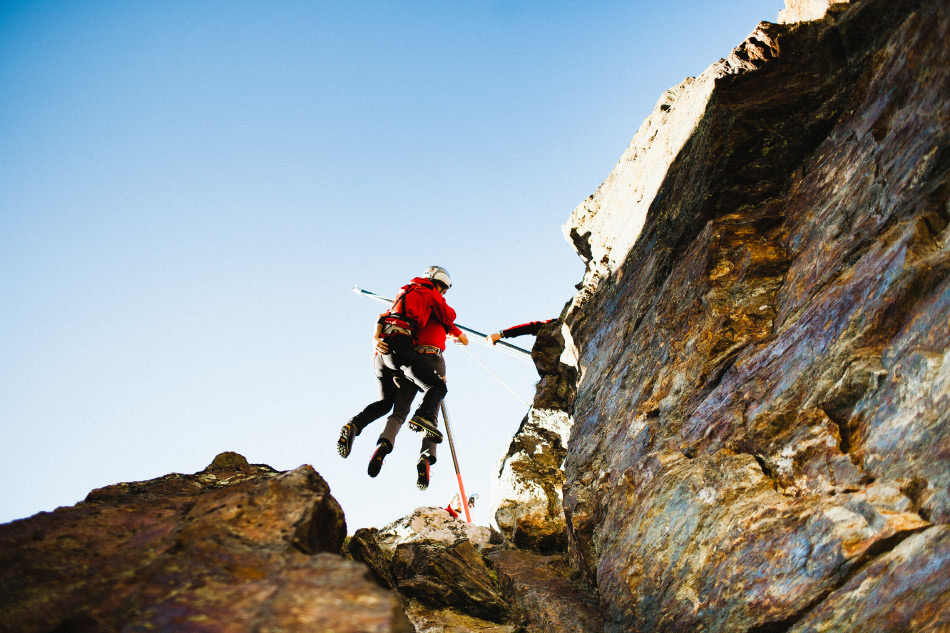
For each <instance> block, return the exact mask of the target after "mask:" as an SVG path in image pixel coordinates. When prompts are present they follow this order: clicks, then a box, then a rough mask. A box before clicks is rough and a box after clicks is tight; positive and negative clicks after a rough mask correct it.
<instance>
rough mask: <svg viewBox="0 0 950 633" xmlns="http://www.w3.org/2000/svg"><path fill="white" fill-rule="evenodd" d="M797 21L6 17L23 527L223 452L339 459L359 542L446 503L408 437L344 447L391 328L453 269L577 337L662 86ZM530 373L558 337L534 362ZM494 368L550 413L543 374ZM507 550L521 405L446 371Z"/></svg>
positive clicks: (61, 12)
mask: <svg viewBox="0 0 950 633" xmlns="http://www.w3.org/2000/svg"><path fill="white" fill-rule="evenodd" d="M782 5H783V3H782V1H781V0H751V1H750V0H743V1H739V0H720V1H717V2H699V1H690V0H686V1H681V2H676V3H655V2H639V1H629V0H628V1H625V2H613V1H604V2H510V1H509V2H457V3H447V2H353V1H350V2H280V1H277V2H270V3H263V2H254V3H250V2H213V1H207V2H200V1H199V2H194V1H189V2H147V1H143V2H134V3H129V2H106V1H100V2H56V1H49V2H10V1H7V2H2V3H0V429H2V434H3V438H4V439H3V441H2V442H0V521H9V520H13V519H16V518H21V517H25V516H28V515H31V514H33V513H35V512H38V511H43V510H52V509H54V508H56V507H57V506H60V505H72V504H74V503H76V502H78V501H80V500H82V499H83V498H84V497H85V495H86V494H87V493H88V492H89V491H90V490H92V489H93V488H96V487H100V486H105V485H109V484H113V483H117V482H120V481H137V480H144V479H149V478H152V477H158V476H162V475H165V474H167V473H170V472H182V473H192V472H196V471H199V470H201V469H203V468H204V467H205V466H207V464H209V463H210V462H211V460H212V459H213V458H214V456H215V455H216V454H217V453H219V452H221V451H225V450H233V451H237V452H240V453H242V454H243V455H245V456H246V457H247V458H248V459H249V460H250V461H251V462H253V463H266V464H269V465H271V466H273V467H275V468H279V469H282V470H284V469H290V468H295V467H297V466H299V465H301V464H312V465H313V466H314V467H315V468H316V469H317V471H318V472H320V474H321V475H323V477H324V478H325V479H326V480H327V481H328V482H329V484H330V487H331V490H332V492H333V494H334V496H336V497H337V499H338V500H339V501H340V502H341V504H342V505H343V508H344V510H345V511H346V514H347V522H348V524H349V529H350V532H352V531H354V530H355V529H356V528H359V527H368V526H370V525H375V526H377V527H382V525H384V524H385V523H388V522H389V521H392V520H394V519H397V518H399V517H401V516H404V515H406V514H408V513H409V512H411V511H412V510H413V509H414V508H415V507H417V506H422V505H441V506H444V505H445V504H447V503H448V501H449V499H450V498H451V496H452V494H453V493H454V491H455V490H456V482H455V477H454V471H453V469H452V465H451V459H450V458H449V454H448V451H447V450H445V451H443V454H442V459H440V462H439V464H437V465H436V466H435V467H434V468H433V485H432V486H431V487H430V489H429V490H428V491H426V492H424V493H423V492H419V491H417V490H416V489H415V485H414V482H415V470H414V467H413V464H414V462H415V458H416V453H417V450H418V436H416V435H415V434H412V433H410V432H408V431H405V432H404V434H403V435H401V436H400V438H399V441H398V442H397V445H396V450H395V451H394V453H393V455H392V456H390V458H389V459H388V460H387V462H386V465H385V466H384V467H383V471H382V473H381V474H380V476H379V477H378V478H377V479H370V478H369V477H368V476H367V475H366V462H367V460H368V459H369V456H370V454H371V452H372V449H373V445H374V444H375V437H376V434H377V433H378V431H380V430H381V426H382V422H379V423H377V425H376V426H371V427H369V428H368V429H367V431H366V432H365V433H364V435H362V436H361V437H359V438H358V439H357V443H356V445H355V448H354V451H353V454H352V455H351V457H350V458H349V459H348V460H345V461H344V460H342V459H340V458H339V456H337V455H336V452H335V447H334V443H335V439H336V435H337V432H338V430H339V427H340V426H341V425H342V424H343V423H344V422H345V421H346V420H347V419H348V418H349V417H350V416H352V415H353V414H354V413H356V412H357V411H358V410H359V409H360V408H362V406H363V405H365V404H366V403H367V402H369V400H370V399H371V398H372V397H373V394H374V385H373V378H372V370H371V341H370V336H371V332H372V329H373V325H374V321H375V315H376V314H377V313H378V312H379V311H380V308H381V307H382V306H381V305H380V304H377V303H374V302H371V301H369V300H366V299H363V298H360V297H357V296H356V295H355V294H353V293H352V292H350V289H351V288H352V287H353V285H354V284H359V285H361V286H362V287H364V288H368V289H370V290H373V291H376V292H379V293H381V294H384V295H392V294H394V293H395V292H396V290H397V289H398V287H399V286H401V285H402V284H404V283H405V282H406V281H408V279H409V278H411V277H413V276H416V275H418V274H419V273H420V272H421V271H422V270H424V269H425V268H426V267H427V266H429V265H430V264H439V265H442V266H444V267H446V268H447V269H448V270H449V271H450V272H451V273H452V276H453V280H454V282H455V285H454V287H453V288H452V290H451V291H450V293H449V294H448V295H447V299H448V300H449V303H450V304H451V305H452V306H453V307H455V308H456V310H457V311H458V314H459V322H460V323H462V324H464V325H467V326H469V327H472V328H475V329H480V330H483V331H494V330H497V329H500V328H502V327H506V326H508V325H513V324H516V323H520V322H523V321H526V320H532V319H539V318H550V317H553V316H556V315H557V314H558V313H559V312H560V310H561V308H562V307H563V305H564V304H565V303H566V302H567V301H568V300H569V299H570V298H571V296H572V293H573V290H574V289H573V286H574V284H576V283H577V282H578V281H579V280H580V278H581V273H582V270H583V267H582V265H581V262H580V260H579V259H578V258H577V256H576V255H575V254H574V252H573V250H572V249H571V247H570V246H569V245H568V244H567V243H566V242H565V241H564V239H563V237H562V235H561V225H562V224H563V223H564V222H565V221H566V220H567V218H568V216H569V215H570V212H571V211H572V209H573V208H574V207H575V206H576V205H577V204H578V203H580V202H581V201H582V200H583V199H584V198H586V197H587V196H588V195H590V194H591V193H593V191H594V190H595V189H596V188H597V186H598V185H599V184H600V183H601V182H602V181H603V180H604V179H605V178H606V176H607V175H608V173H609V172H610V170H611V168H612V167H613V165H614V164H615V163H616V161H617V160H618V159H619V157H620V155H621V153H622V152H623V150H624V149H625V148H626V146H627V144H628V143H629V141H630V139H631V138H632V136H633V134H634V132H636V130H637V128H638V127H639V125H640V123H641V122H642V121H643V119H644V118H645V117H646V116H647V115H648V114H649V113H650V111H651V110H652V108H653V106H654V104H655V102H656V101H657V99H658V98H659V97H660V95H661V94H662V92H663V91H664V90H665V89H667V88H669V87H671V86H673V85H675V84H677V83H679V82H680V81H682V80H683V79H684V78H685V77H687V76H693V75H697V74H699V73H700V72H702V71H703V70H704V69H705V68H706V67H707V66H708V65H709V64H710V63H712V62H714V61H716V60H717V59H719V58H720V57H724V56H726V55H728V53H729V52H730V50H731V49H732V48H733V47H734V46H736V45H737V44H739V43H740V42H741V41H742V39H744V37H745V36H746V35H747V34H748V33H749V32H750V31H751V30H752V29H753V28H754V27H755V25H756V23H757V22H758V21H760V20H773V21H774V20H775V19H776V16H777V14H778V11H779V10H780V9H781V8H782ZM515 342H517V343H520V344H522V345H523V346H525V347H530V345H531V343H532V342H533V339H531V338H524V339H516V341H515ZM469 351H470V352H471V353H472V354H475V355H476V356H477V357H478V359H479V360H481V361H482V362H484V363H485V364H486V365H488V366H489V367H490V368H491V369H492V371H494V372H495V373H497V374H498V376H499V377H500V378H501V379H502V380H504V381H505V382H506V383H507V384H508V385H509V386H511V387H512V388H513V389H514V390H515V391H517V392H519V393H520V394H521V395H522V397H523V398H524V399H526V400H530V399H531V397H532V395H533V388H534V383H535V381H536V380H537V375H536V373H535V371H534V368H533V367H532V366H530V365H527V364H523V363H520V362H519V361H517V360H515V359H512V358H509V357H507V356H504V355H502V354H499V353H498V352H496V351H495V350H492V349H489V348H486V347H481V346H477V345H474V344H473V345H471V346H470V348H469ZM446 362H447V365H448V384H449V390H450V391H449V396H448V400H447V403H448V406H449V411H450V415H451V417H452V422H453V426H454V430H455V437H456V442H457V444H458V449H459V458H460V462H461V467H462V473H463V475H464V477H465V482H466V488H467V489H468V491H469V492H470V493H479V494H480V502H479V505H478V506H476V511H475V515H474V518H475V520H476V522H478V523H480V524H482V525H487V524H488V522H489V520H490V517H489V515H488V496H489V486H490V481H491V478H492V475H493V470H494V467H495V463H496V462H497V460H498V459H499V458H500V457H501V456H502V455H503V454H504V452H505V450H506V448H507V445H508V442H509V440H510V438H511V435H512V434H513V433H514V432H515V431H516V430H517V428H518V424H519V422H520V420H521V418H522V416H523V415H524V412H525V406H524V404H523V403H522V402H520V401H519V400H518V399H516V398H515V397H514V396H513V395H512V394H511V393H510V392H509V391H507V390H506V389H505V388H504V387H503V386H502V385H501V384H500V383H499V382H498V381H497V380H496V378H494V377H492V376H491V375H489V374H488V373H487V372H486V371H485V370H484V369H483V368H482V367H481V366H479V365H478V364H477V363H476V362H475V361H474V360H473V359H472V358H471V357H470V356H469V355H468V354H466V353H464V352H463V351H462V350H460V349H452V348H450V349H449V350H448V351H447V353H446Z"/></svg>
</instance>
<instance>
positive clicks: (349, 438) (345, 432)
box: [336, 422, 356, 459]
mask: <svg viewBox="0 0 950 633" xmlns="http://www.w3.org/2000/svg"><path fill="white" fill-rule="evenodd" d="M354 437H356V427H354V426H353V425H352V424H350V423H349V422H347V423H346V424H344V425H343V428H342V429H340V439H338V440H337V441H336V452H337V453H339V454H340V457H342V458H343V459H346V458H347V457H349V456H350V451H351V450H352V449H353V438H354Z"/></svg>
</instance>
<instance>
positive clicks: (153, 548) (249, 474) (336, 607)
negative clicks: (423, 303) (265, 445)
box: [0, 453, 412, 633]
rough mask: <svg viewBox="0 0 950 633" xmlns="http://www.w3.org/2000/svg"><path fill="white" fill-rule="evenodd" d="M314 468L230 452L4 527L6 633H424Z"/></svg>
mask: <svg viewBox="0 0 950 633" xmlns="http://www.w3.org/2000/svg"><path fill="white" fill-rule="evenodd" d="M345 535H346V524H345V522H344V518H343V512H342V510H341V509H340V506H339V505H338V504H337V502H336V500H335V499H333V497H332V496H331V495H330V490H329V487H328V486H327V484H326V482H324V481H323V479H322V478H321V477H320V476H319V475H318V474H317V473H316V472H315V471H314V470H313V468H311V467H309V466H302V467H300V468H298V469H296V470H293V471H288V472H276V471H274V470H273V469H271V468H269V467H266V466H253V465H249V464H248V463H247V461H246V460H244V459H243V458H242V457H241V456H239V455H236V454H234V453H231V454H223V455H220V456H218V458H216V459H215V461H214V463H213V464H212V465H211V466H209V467H208V468H207V469H206V470H204V471H202V472H200V473H197V474H194V475H179V474H172V475H168V476H165V477H162V478H159V479H155V480H151V481H144V482H136V483H127V484H117V485H114V486H109V487H107V488H102V489H99V490H94V491H93V492H91V493H90V494H89V496H88V497H87V499H86V500H85V501H84V502H83V503H80V504H78V505H76V506H73V507H70V508H60V509H58V510H56V511H54V512H44V513H40V514H38V515H36V516H33V517H31V518H28V519H23V520H20V521H14V522H12V523H8V524H5V525H0V610H2V612H3V617H2V618H0V631H10V632H11V633H13V632H16V633H29V632H33V631H35V632H38V633H39V632H43V633H46V632H49V631H59V632H83V633H98V632H108V631H156V632H162V631H164V632H168V633H172V632H174V633H181V632H186V631H196V632H197V631H201V632H202V633H211V632H219V631H220V632H225V631H228V632H230V631H233V632H235V633H238V632H241V633H243V632H245V631H313V630H321V631H329V630H333V631H338V632H345V631H354V632H355V631H400V632H407V631H411V630H412V627H411V626H410V624H409V622H408V620H407V619H406V617H405V614H404V613H403V612H402V609H401V608H400V604H399V601H398V600H397V599H396V597H395V596H394V595H392V594H391V593H390V592H389V591H387V590H386V589H384V588H382V587H380V586H379V585H378V584H376V583H375V582H374V581H373V580H371V579H370V578H369V576H368V574H367V570H366V568H365V567H364V566H363V565H361V564H358V563H354V562H352V561H348V560H345V559H344V558H342V557H341V556H339V551H340V546H341V544H342V543H343V539H344V536H345Z"/></svg>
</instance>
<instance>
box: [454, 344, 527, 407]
mask: <svg viewBox="0 0 950 633" xmlns="http://www.w3.org/2000/svg"><path fill="white" fill-rule="evenodd" d="M460 347H461V348H462V349H463V350H465V353H466V354H468V355H469V356H471V357H472V358H473V359H475V362H476V363H478V364H479V365H481V366H482V368H484V370H485V371H487V372H488V373H489V374H491V375H492V376H494V377H495V380H497V381H498V382H500V383H501V384H502V385H504V387H505V389H507V390H508V391H510V392H511V393H512V394H514V396H515V398H517V399H518V400H521V402H523V403H525V405H527V406H529V407H530V406H531V403H530V402H528V401H527V400H525V399H524V398H522V397H521V396H519V395H518V392H517V391H515V390H514V389H512V388H511V387H509V386H508V383H506V382H505V381H504V380H502V379H501V378H499V377H498V374H496V373H495V372H493V371H492V370H490V369H489V368H488V366H487V365H485V363H483V362H482V361H480V360H478V357H477V356H475V354H473V353H471V352H470V351H468V347H467V346H465V345H461V346H460Z"/></svg>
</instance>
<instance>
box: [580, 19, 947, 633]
mask: <svg viewBox="0 0 950 633" xmlns="http://www.w3.org/2000/svg"><path fill="white" fill-rule="evenodd" d="M806 4H808V3H797V2H789V3H788V7H787V9H786V14H785V16H786V18H787V19H786V21H787V22H790V23H789V24H784V25H771V24H765V23H763V24H761V25H759V27H758V28H757V29H756V31H755V32H754V33H753V34H752V36H750V38H749V39H748V40H747V41H746V42H745V43H743V44H742V45H741V46H740V47H739V48H737V49H736V51H734V52H733V54H732V55H731V56H730V57H729V58H728V59H726V60H723V61H721V62H718V63H716V64H714V65H713V66H712V67H711V68H710V69H709V70H707V71H706V73H704V74H703V75H702V76H700V77H699V78H696V79H695V80H688V81H687V82H684V84H682V85H681V86H679V87H677V88H676V89H674V90H673V91H671V92H670V93H668V94H667V95H665V96H664V97H663V99H661V101H660V104H659V105H658V107H657V110H656V111H655V112H654V114H653V116H651V118H650V119H648V121H647V122H646V123H644V126H643V128H641V130H640V131H639V132H638V133H637V136H636V137H635V138H634V140H633V143H632V144H631V147H630V149H628V151H627V153H626V154H625V155H624V157H623V158H622V159H621V162H620V163H619V164H618V166H617V168H616V169H615V170H614V172H613V173H612V174H611V176H610V178H608V180H607V182H605V183H604V185H602V186H601V188H600V189H598V191H597V192H596V193H595V194H594V196H592V198H591V199H589V200H588V201H586V202H585V203H584V204H582V205H581V206H580V207H578V210H576V211H575V212H574V215H573V216H572V218H571V220H570V222H569V223H568V225H567V226H566V227H565V233H566V235H568V237H569V238H570V239H571V240H572V241H573V243H574V244H575V245H576V247H577V250H578V252H579V254H580V256H581V257H582V258H583V259H584V260H585V261H586V262H587V264H588V269H587V273H586V274H585V277H584V280H583V282H582V286H581V288H580V289H579V292H578V293H577V295H576V297H575V298H574V300H573V301H572V303H571V304H570V305H569V307H568V309H567V310H566V313H565V315H564V322H565V324H566V325H567V327H568V328H569V331H568V338H569V339H570V340H571V342H572V343H573V345H574V346H575V347H576V349H577V354H578V361H579V362H578V371H579V379H578V383H577V392H576V399H575V401H574V403H573V404H574V408H573V426H572V430H571V435H570V440H569V442H568V447H567V448H568V452H567V458H566V465H565V473H566V480H565V484H564V508H565V516H566V521H567V529H568V540H569V548H570V554H571V558H572V562H573V564H574V565H575V566H576V567H577V568H578V569H579V570H580V571H581V572H582V573H583V574H584V575H585V576H586V578H587V579H588V582H590V583H591V584H593V585H596V587H597V589H598V591H599V595H600V601H601V605H602V607H603V609H604V616H605V620H606V630H607V631H657V632H660V631H683V630H704V631H759V632H762V631H785V630H793V631H794V630H815V631H818V630H868V631H871V630H915V631H917V630H919V631H938V630H946V622H947V621H948V619H950V606H948V605H950V578H948V573H947V571H946V570H947V567H946V564H928V561H945V560H946V558H947V539H946V533H945V530H946V528H945V527H944V526H945V524H947V523H950V492H948V490H950V459H948V458H950V417H948V416H950V357H948V353H947V350H948V346H950V319H948V316H947V315H948V314H950V243H948V230H947V226H948V221H950V209H948V191H950V184H948V171H950V100H948V98H947V95H950V47H948V46H947V45H946V44H947V42H948V41H950V5H948V4H947V3H945V2H922V1H894V0H888V1H884V0H866V1H864V2H855V3H851V4H850V5H847V6H843V7H842V6H837V5H841V4H843V3H835V5H836V6H835V7H833V9H834V10H833V11H830V12H828V14H827V15H825V14H824V13H823V16H824V17H822V16H817V17H820V18H821V19H814V18H815V16H813V15H811V14H810V12H811V11H812V10H811V9H808V11H805V9H806V6H805V5H806ZM823 4H824V5H825V6H824V7H823V9H822V11H824V10H825V9H827V8H828V5H829V3H827V2H826V3H823ZM792 10H795V11H802V13H801V14H800V16H799V18H796V19H807V20H812V21H807V22H800V23H792V22H794V20H792V19H791V13H789V12H790V11H792ZM669 126H675V127H676V128H677V129H668V128H669ZM859 609H864V610H866V612H867V613H869V614H870V613H876V614H880V615H882V616H883V615H887V616H888V617H891V618H892V620H890V621H893V623H894V627H896V628H891V629H888V628H887V626H884V627H883V628H876V627H875V626H874V625H873V622H872V619H871V616H860V617H858V618H857V619H854V618H853V616H849V615H848V612H849V610H850V611H852V612H853V611H855V610H859ZM849 618H852V619H849ZM855 622H857V623H859V624H856V625H855V627H854V628H852V624H853V623H855ZM862 623H863V624H862ZM862 627H863V628H862ZM901 627H904V628H901Z"/></svg>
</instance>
